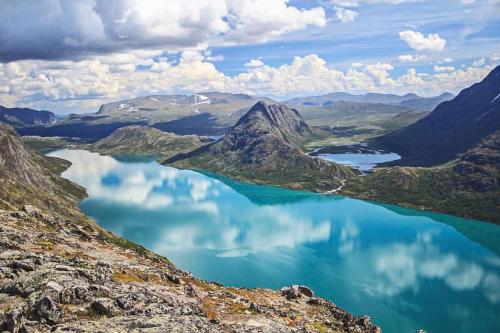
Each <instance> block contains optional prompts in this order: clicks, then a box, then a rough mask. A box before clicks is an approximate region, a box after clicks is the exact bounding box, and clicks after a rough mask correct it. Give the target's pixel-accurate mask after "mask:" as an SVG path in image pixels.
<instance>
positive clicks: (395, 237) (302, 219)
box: [49, 150, 500, 333]
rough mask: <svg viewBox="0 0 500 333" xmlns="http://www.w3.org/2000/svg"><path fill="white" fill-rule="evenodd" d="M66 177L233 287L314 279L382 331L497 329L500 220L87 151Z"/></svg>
mask: <svg viewBox="0 0 500 333" xmlns="http://www.w3.org/2000/svg"><path fill="white" fill-rule="evenodd" d="M49 155H50V156H57V157H60V158H64V159H66V160H69V161H71V162H72V163H73V164H72V166H71V167H70V168H69V169H68V170H67V171H65V172H64V173H63V176H64V177H66V178H68V179H70V180H72V181H74V182H76V183H78V184H80V185H82V186H84V187H85V188H86V189H87V192H88V194H89V197H88V198H87V199H85V200H83V201H82V202H81V208H82V209H83V211H85V213H86V214H87V215H89V216H91V217H92V218H94V219H95V220H96V221H97V222H98V223H99V224H100V225H101V226H102V227H104V228H106V229H109V230H111V231H113V232H115V233H116V234H119V235H121V236H122V237H124V238H126V239H129V240H131V241H134V242H136V243H139V244H142V245H144V246H146V247H147V248H149V249H151V250H152V251H154V252H156V253H159V254H162V255H165V256H167V257H168V258H170V259H171V260H172V261H173V262H174V263H176V264H177V265H178V266H179V267H180V268H183V269H185V270H189V271H191V272H193V274H194V275H195V276H197V277H200V278H203V279H207V280H213V281H217V282H220V283H223V284H225V285H228V286H245V287H266V288H274V289H276V288H280V287H282V286H285V285H290V284H297V283H298V284H304V285H307V286H310V287H311V288H312V289H313V290H314V291H315V292H316V294H318V295H320V296H322V297H325V298H327V299H330V300H332V301H333V302H335V303H336V304H337V305H339V306H341V307H343V308H345V309H346V310H348V311H350V312H352V313H354V314H359V315H361V314H368V315H369V316H371V317H372V321H373V322H375V323H376V324H378V325H380V326H381V327H382V329H383V331H384V332H389V333H401V332H415V331H416V330H417V329H426V330H427V332H429V333H431V332H432V333H435V332H499V331H500V324H499V323H500V321H499V319H498V318H499V314H500V227H498V226H496V225H492V224H487V223H482V222H479V221H470V220H464V219H460V218H456V217H452V216H448V215H443V214H434V213H428V212H422V211H416V210H410V209H405V208H400V207H397V206H390V205H380V204H374V203H371V202H366V201H362V200H354V199H349V198H345V197H341V196H324V195H319V194H312V193H304V192H295V191H289V190H283V189H278V188H272V187H263V186H256V185H249V184H242V183H237V182H233V181H230V180H228V179H225V178H221V177H215V176H211V175H205V174H200V173H197V172H193V171H185V170H177V169H174V168H170V167H164V166H160V165H158V164H157V163H156V162H154V161H146V160H144V161H140V160H137V159H131V160H128V159H126V158H120V159H119V160H117V159H114V158H112V157H109V156H101V155H98V154H96V153H90V152H86V151H82V150H59V151H55V152H52V153H50V154H49Z"/></svg>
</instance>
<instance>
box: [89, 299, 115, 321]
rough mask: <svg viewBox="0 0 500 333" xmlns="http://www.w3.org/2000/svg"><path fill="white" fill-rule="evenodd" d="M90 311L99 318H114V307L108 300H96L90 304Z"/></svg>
mask: <svg viewBox="0 0 500 333" xmlns="http://www.w3.org/2000/svg"><path fill="white" fill-rule="evenodd" d="M90 308H91V309H92V311H94V312H95V313H96V314H98V315H100V316H107V317H113V316H114V311H113V308H114V305H113V301H112V300H110V299H109V298H98V299H96V300H95V301H93V302H92V304H91V305H90Z"/></svg>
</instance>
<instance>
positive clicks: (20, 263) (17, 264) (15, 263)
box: [9, 260, 35, 272]
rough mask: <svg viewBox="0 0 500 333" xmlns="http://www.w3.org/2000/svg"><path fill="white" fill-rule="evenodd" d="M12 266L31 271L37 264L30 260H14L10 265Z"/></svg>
mask: <svg viewBox="0 0 500 333" xmlns="http://www.w3.org/2000/svg"><path fill="white" fill-rule="evenodd" d="M9 267H10V268H13V269H21V270H23V271H27V272H31V271H34V270H35V266H34V265H33V264H31V263H28V262H23V261H18V260H14V261H12V262H11V263H10V265H9Z"/></svg>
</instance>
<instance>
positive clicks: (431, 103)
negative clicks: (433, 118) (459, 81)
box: [398, 92, 455, 111]
mask: <svg viewBox="0 0 500 333" xmlns="http://www.w3.org/2000/svg"><path fill="white" fill-rule="evenodd" d="M454 97H455V95H453V94H452V93H449V92H446V93H443V94H441V95H439V96H435V97H427V98H426V97H416V98H410V99H405V100H403V101H401V102H399V103H398V104H399V105H401V106H406V107H409V108H412V109H416V110H427V111H431V110H434V108H436V106H438V105H439V104H441V103H443V102H446V101H449V100H452V99H453V98H454Z"/></svg>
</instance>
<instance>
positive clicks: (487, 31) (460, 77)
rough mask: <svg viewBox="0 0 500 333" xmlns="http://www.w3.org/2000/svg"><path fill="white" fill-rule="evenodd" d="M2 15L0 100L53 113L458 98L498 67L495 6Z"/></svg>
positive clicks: (205, 3)
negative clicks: (203, 99) (184, 98)
mask: <svg viewBox="0 0 500 333" xmlns="http://www.w3.org/2000/svg"><path fill="white" fill-rule="evenodd" d="M0 7H1V8H2V9H3V11H2V12H1V13H0V105H6V106H28V107H34V108H44V109H49V110H55V111H58V112H61V113H70V112H92V111H95V110H97V108H98V107H99V105H101V104H102V103H106V102H109V101H116V100H121V99H127V98H132V97H135V96H138V95H148V94H190V93H194V92H197V91H206V90H219V91H226V92H234V93H248V94H254V95H266V96H269V97H272V98H275V99H278V100H285V99H287V98H291V97H295V96H305V95H313V94H322V93H328V92H333V91H347V92H351V93H363V92H383V93H398V94H403V93H407V92H416V93H418V94H420V95H426V96H427V95H437V94H439V93H442V92H445V91H451V92H453V93H457V92H458V91H460V90H461V89H463V88H464V87H466V86H468V85H470V84H472V83H474V82H477V81H478V80H480V79H481V78H482V77H484V76H485V75H486V74H487V73H488V72H489V71H490V70H491V69H492V68H493V67H494V66H496V65H497V64H498V63H499V59H500V0H440V1H431V0H318V1H302V0H298V1H294V0H290V1H287V0H199V1H194V0H182V1H181V0H170V1H168V2H166V1H155V0H81V1H77V2H70V1H62V0H60V1H58V0H40V1H37V2H35V3H28V2H20V1H14V0H0ZM19 22H23V24H22V25H20V24H18V23H19Z"/></svg>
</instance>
